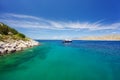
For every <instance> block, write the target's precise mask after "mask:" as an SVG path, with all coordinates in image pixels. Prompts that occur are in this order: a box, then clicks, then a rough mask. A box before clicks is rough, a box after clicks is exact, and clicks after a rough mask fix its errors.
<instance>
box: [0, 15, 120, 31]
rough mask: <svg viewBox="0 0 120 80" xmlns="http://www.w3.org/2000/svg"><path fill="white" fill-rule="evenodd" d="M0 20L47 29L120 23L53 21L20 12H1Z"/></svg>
mask: <svg viewBox="0 0 120 80" xmlns="http://www.w3.org/2000/svg"><path fill="white" fill-rule="evenodd" d="M0 21H1V22H4V23H6V24H9V25H11V26H13V27H18V28H27V29H29V28H30V29H31V28H33V29H49V30H88V31H96V30H118V29H120V23H113V24H109V25H104V24H102V23H100V21H97V22H95V23H89V22H84V23H81V22H78V21H77V22H75V21H67V22H66V21H55V20H48V19H44V18H40V17H35V16H30V15H22V14H13V13H7V14H1V16H0Z"/></svg>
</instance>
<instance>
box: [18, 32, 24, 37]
mask: <svg viewBox="0 0 120 80" xmlns="http://www.w3.org/2000/svg"><path fill="white" fill-rule="evenodd" d="M17 36H18V37H20V38H25V35H24V34H22V33H18V34H17Z"/></svg>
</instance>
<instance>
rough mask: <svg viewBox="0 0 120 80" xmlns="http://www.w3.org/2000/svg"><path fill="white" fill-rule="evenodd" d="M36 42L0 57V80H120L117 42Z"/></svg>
mask: <svg viewBox="0 0 120 80" xmlns="http://www.w3.org/2000/svg"><path fill="white" fill-rule="evenodd" d="M38 41H39V42H40V43H41V45H40V46H36V47H33V48H29V49H26V50H24V51H20V52H16V53H14V54H10V55H5V56H1V57H0V80H120V41H77V40H76V41H75V40H74V41H73V42H72V43H70V44H63V43H62V41H61V40H38Z"/></svg>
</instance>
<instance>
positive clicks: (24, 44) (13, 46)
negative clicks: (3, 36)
mask: <svg viewBox="0 0 120 80" xmlns="http://www.w3.org/2000/svg"><path fill="white" fill-rule="evenodd" d="M37 45H39V42H37V41H34V40H32V39H30V40H27V41H24V40H11V41H9V42H3V41H0V55H4V54H8V53H13V52H16V51H21V50H24V49H25V48H29V47H33V46H37Z"/></svg>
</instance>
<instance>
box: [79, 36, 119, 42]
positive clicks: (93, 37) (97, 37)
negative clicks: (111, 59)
mask: <svg viewBox="0 0 120 80" xmlns="http://www.w3.org/2000/svg"><path fill="white" fill-rule="evenodd" d="M78 40H107V41H120V34H110V35H103V36H86V37H80V38H78Z"/></svg>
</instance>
